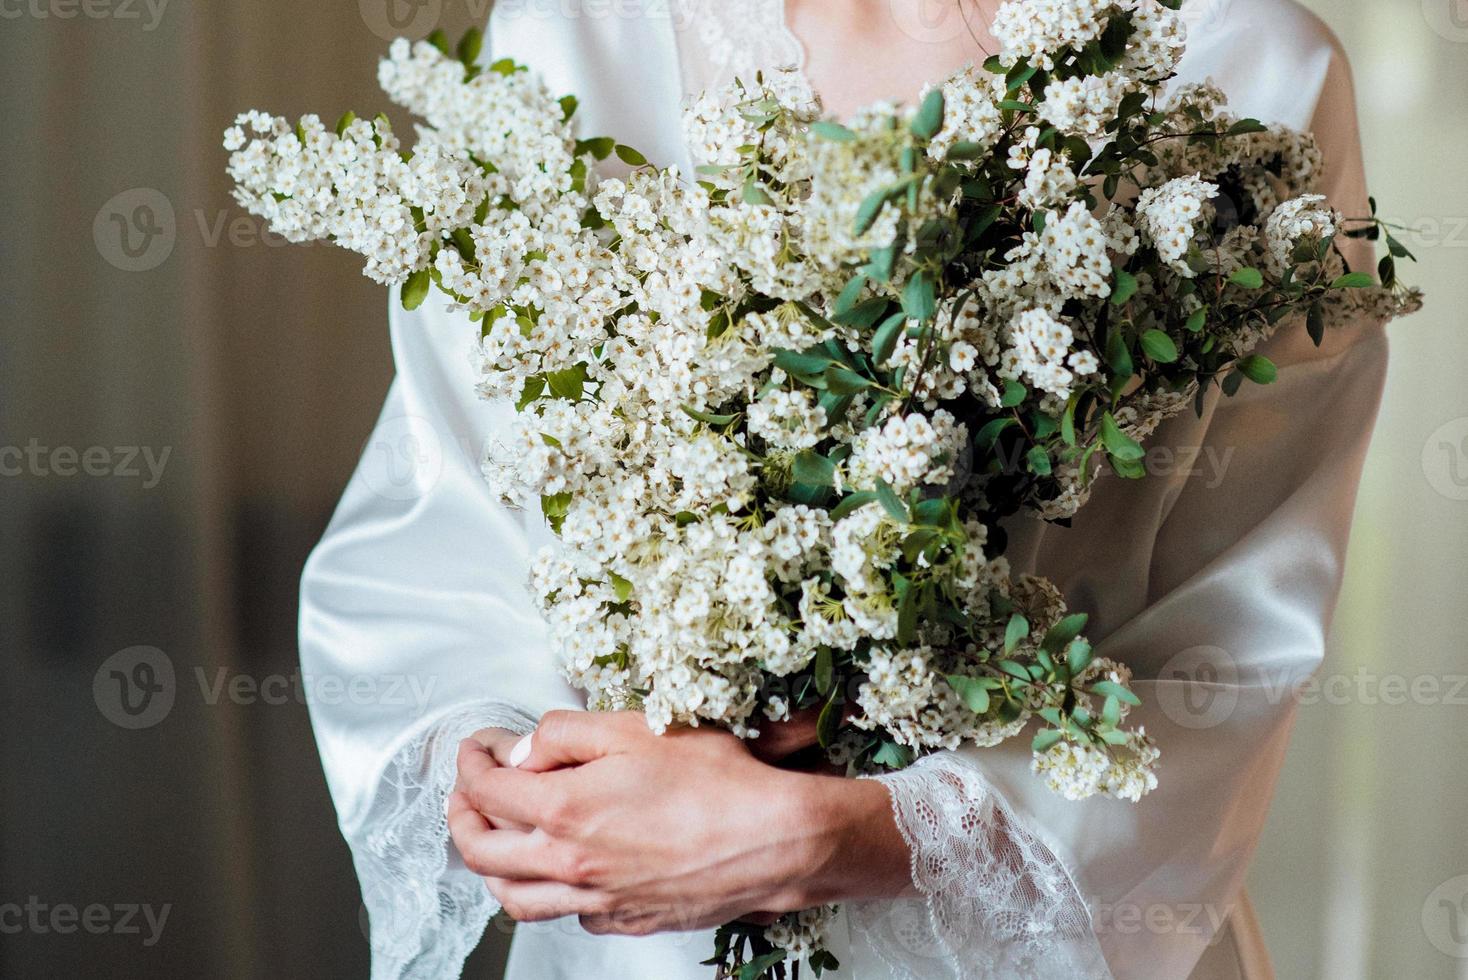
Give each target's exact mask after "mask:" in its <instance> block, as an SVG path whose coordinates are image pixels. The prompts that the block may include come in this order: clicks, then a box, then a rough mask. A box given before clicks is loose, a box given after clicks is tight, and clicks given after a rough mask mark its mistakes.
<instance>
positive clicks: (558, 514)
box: [540, 493, 571, 534]
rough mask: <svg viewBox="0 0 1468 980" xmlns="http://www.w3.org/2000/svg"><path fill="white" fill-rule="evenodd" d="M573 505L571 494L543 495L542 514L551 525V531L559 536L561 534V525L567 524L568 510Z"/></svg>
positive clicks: (541, 501) (541, 499) (541, 502)
mask: <svg viewBox="0 0 1468 980" xmlns="http://www.w3.org/2000/svg"><path fill="white" fill-rule="evenodd" d="M570 505H571V495H570V494H569V493H557V494H550V495H542V496H541V498H540V513H541V514H542V515H543V516H544V517H545V521H546V523H547V524H549V525H550V529H551V530H552V531H554V532H555V533H557V534H560V533H561V525H562V524H564V523H565V522H566V509H567V508H568V507H569V506H570Z"/></svg>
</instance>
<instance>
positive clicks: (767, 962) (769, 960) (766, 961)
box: [739, 949, 785, 980]
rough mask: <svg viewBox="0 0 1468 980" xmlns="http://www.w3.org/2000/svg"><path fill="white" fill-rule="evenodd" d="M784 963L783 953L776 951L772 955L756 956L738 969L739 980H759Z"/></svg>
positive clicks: (779, 950) (782, 951)
mask: <svg viewBox="0 0 1468 980" xmlns="http://www.w3.org/2000/svg"><path fill="white" fill-rule="evenodd" d="M784 962H785V951H784V950H783V949H777V950H775V951H774V952H773V953H765V954H764V955H763V956H756V957H755V958H754V959H752V960H750V961H749V962H748V963H746V964H744V965H743V966H741V967H740V968H739V980H759V978H760V977H761V976H763V975H764V974H765V973H766V972H767V971H768V970H770V969H771V968H772V967H774V966H777V965H778V964H780V963H784Z"/></svg>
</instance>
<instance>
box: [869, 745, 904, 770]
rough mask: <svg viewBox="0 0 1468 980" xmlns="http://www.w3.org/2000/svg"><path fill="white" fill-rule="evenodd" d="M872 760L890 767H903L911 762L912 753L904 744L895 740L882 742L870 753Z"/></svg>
mask: <svg viewBox="0 0 1468 980" xmlns="http://www.w3.org/2000/svg"><path fill="white" fill-rule="evenodd" d="M872 761H873V762H875V763H876V764H877V765H879V766H887V767H888V768H890V769H905V768H906V767H907V766H908V765H910V764H911V763H912V754H911V753H910V752H909V751H908V750H907V748H906V746H903V745H899V744H897V743H896V742H883V743H882V747H881V748H879V749H878V750H877V751H876V752H875V753H874V754H873V755H872Z"/></svg>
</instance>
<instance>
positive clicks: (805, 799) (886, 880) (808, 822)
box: [796, 776, 912, 908]
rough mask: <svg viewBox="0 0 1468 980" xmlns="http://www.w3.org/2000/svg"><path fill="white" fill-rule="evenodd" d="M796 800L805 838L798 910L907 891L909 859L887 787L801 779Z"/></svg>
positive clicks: (831, 779)
mask: <svg viewBox="0 0 1468 980" xmlns="http://www.w3.org/2000/svg"><path fill="white" fill-rule="evenodd" d="M797 795H798V800H799V802H798V804H797V808H796V813H797V819H798V820H801V821H802V822H803V824H804V826H805V828H806V829H807V831H808V835H809V836H808V838H807V840H806V844H807V847H806V849H805V850H806V853H805V855H804V859H803V861H802V866H803V867H802V871H803V873H802V874H801V875H800V879H801V881H800V886H799V889H800V895H799V897H798V902H797V903H796V905H797V907H800V908H808V907H811V906H815V905H823V904H827V903H832V902H844V901H857V900H864V899H878V898H896V897H898V896H900V895H902V894H904V893H906V892H907V891H909V890H911V887H912V869H911V861H912V856H911V852H910V851H909V849H908V846H907V841H906V840H904V839H903V836H902V832H901V831H900V830H899V829H898V827H897V819H896V816H895V815H894V814H893V811H892V798H891V796H890V795H889V794H888V792H887V787H885V786H884V785H882V784H881V783H880V782H877V781H876V780H874V779H846V778H842V777H836V776H802V777H801V785H800V787H799V789H798V791H797ZM853 858H856V859H855V860H853Z"/></svg>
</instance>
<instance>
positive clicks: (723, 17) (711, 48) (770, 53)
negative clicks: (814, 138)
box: [675, 0, 809, 96]
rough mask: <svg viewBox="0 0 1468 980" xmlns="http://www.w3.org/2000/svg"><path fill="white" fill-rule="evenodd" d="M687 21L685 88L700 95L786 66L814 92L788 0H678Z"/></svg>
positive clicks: (682, 46) (681, 50)
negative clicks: (787, 14) (789, 19)
mask: <svg viewBox="0 0 1468 980" xmlns="http://www.w3.org/2000/svg"><path fill="white" fill-rule="evenodd" d="M675 2H676V3H677V5H678V7H679V13H680V16H679V17H678V18H677V20H676V23H678V24H681V25H683V26H682V28H681V29H680V30H679V32H678V56H679V61H680V62H681V64H682V69H683V92H684V94H685V95H690V96H697V95H699V94H700V93H702V92H704V91H705V90H708V89H711V88H714V87H716V86H722V85H727V84H728V83H730V82H732V81H733V80H734V79H735V78H742V79H747V80H751V81H752V80H753V76H754V73H755V72H757V71H765V72H769V71H776V70H783V71H785V72H788V73H789V76H790V78H791V80H793V81H796V82H797V83H798V84H800V85H802V86H804V87H805V88H806V90H807V91H808V90H809V84H808V82H807V80H806V78H805V76H804V74H803V69H804V68H805V46H804V45H802V44H801V43H800V39H799V38H797V37H796V36H795V32H794V31H792V30H790V25H789V23H788V22H787V20H786V18H785V0H738V2H736V0H675Z"/></svg>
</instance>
